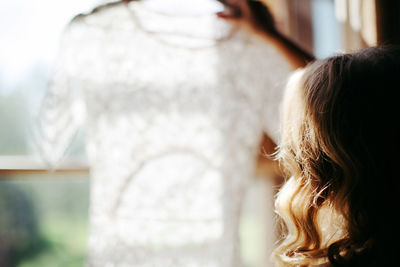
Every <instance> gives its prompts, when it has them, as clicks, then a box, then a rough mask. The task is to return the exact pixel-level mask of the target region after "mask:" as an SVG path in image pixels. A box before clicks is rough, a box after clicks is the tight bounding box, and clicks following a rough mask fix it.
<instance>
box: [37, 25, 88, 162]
mask: <svg viewBox="0 0 400 267" xmlns="http://www.w3.org/2000/svg"><path fill="white" fill-rule="evenodd" d="M73 28H74V27H73V24H70V25H69V26H68V27H67V28H66V29H65V31H64V33H63V36H62V38H61V44H60V51H59V55H58V59H57V62H56V65H55V68H54V73H53V77H52V79H51V82H50V84H49V87H48V90H47V92H46V94H45V97H44V99H43V102H42V106H41V108H40V111H39V114H38V120H37V130H38V146H39V150H40V154H41V156H42V158H43V160H44V161H45V162H46V163H47V164H48V165H49V167H50V168H55V167H56V166H57V165H58V163H59V161H60V160H61V159H62V158H63V155H64V154H65V152H66V150H67V148H68V146H69V144H70V142H71V140H72V139H73V137H74V135H75V133H76V132H77V130H78V128H79V126H80V124H81V123H82V122H83V119H84V117H85V107H84V102H83V98H82V96H81V93H80V90H79V83H78V79H77V73H76V70H75V69H77V64H78V62H77V56H76V55H75V52H76V51H75V50H76V49H75V46H76V44H77V43H79V42H76V40H74V39H76V36H74V35H75V34H74V33H73V30H74V29H73Z"/></svg>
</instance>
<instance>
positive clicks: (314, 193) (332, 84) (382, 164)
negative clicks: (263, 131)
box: [274, 47, 400, 267]
mask: <svg viewBox="0 0 400 267" xmlns="http://www.w3.org/2000/svg"><path fill="white" fill-rule="evenodd" d="M399 86H400V48H399V47H375V48H367V49H363V50H360V51H358V52H355V53H350V54H340V55H337V56H333V57H330V58H327V59H323V60H317V61H316V62H314V63H312V64H310V65H309V66H307V67H306V68H305V69H304V70H301V71H298V72H297V73H296V74H294V75H293V76H292V78H291V80H290V82H289V83H288V86H287V89H286V93H285V97H284V105H283V126H282V129H283V130H282V141H281V143H280V147H279V153H278V158H279V160H280V162H281V163H282V165H283V166H284V167H285V169H286V171H287V174H288V175H289V176H290V178H289V179H288V180H287V182H286V183H285V185H284V186H283V188H282V189H281V190H280V192H279V194H278V197H277V199H276V210H277V213H278V214H279V215H280V217H281V218H282V221H283V234H284V235H283V240H282V242H281V243H280V245H279V247H278V248H277V249H276V250H275V253H274V256H275V259H276V261H277V265H278V266H315V265H318V264H324V265H327V266H352V267H355V266H364V267H365V266H376V267H378V266H398V259H397V253H398V248H399V241H398V240H399V231H398V221H397V219H395V218H393V216H394V215H395V213H396V211H398V205H399V200H398V190H399V172H398V168H397V165H398V156H397V153H398V151H399V149H400V147H399V132H398V130H397V128H398V127H397V125H396V124H397V123H396V122H397V121H398V118H399V109H398V108H397V106H398V104H397V101H398V100H397V98H396V94H397V92H398V89H399Z"/></svg>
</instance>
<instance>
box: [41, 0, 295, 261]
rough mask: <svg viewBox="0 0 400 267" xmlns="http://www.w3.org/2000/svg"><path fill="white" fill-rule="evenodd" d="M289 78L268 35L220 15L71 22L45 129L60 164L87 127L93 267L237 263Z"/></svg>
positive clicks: (111, 13)
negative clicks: (249, 188) (265, 143)
mask: <svg viewBox="0 0 400 267" xmlns="http://www.w3.org/2000/svg"><path fill="white" fill-rule="evenodd" d="M290 71H291V69H290V66H289V65H288V63H287V62H286V60H285V59H284V58H283V57H282V56H281V55H280V54H279V52H278V51H277V50H276V49H275V48H274V47H273V46H272V45H270V44H268V43H266V42H265V40H264V39H262V38H260V37H259V36H257V35H255V34H253V33H251V32H250V31H247V30H245V29H242V28H239V27H237V26H234V24H230V23H229V22H226V21H224V20H221V19H218V18H217V17H216V16H215V15H201V16H195V17H190V16H178V17H171V16H167V15H165V14H159V13H156V12H152V11H150V10H146V8H144V7H142V6H141V4H140V2H131V3H130V4H129V5H125V4H122V3H116V4H109V5H107V6H103V7H100V8H98V9H96V10H95V11H93V12H91V13H90V14H84V15H79V16H77V17H76V18H75V19H74V20H73V21H72V22H71V23H70V25H69V26H68V27H67V29H66V31H65V34H64V37H63V40H62V50H61V55H60V60H59V64H58V67H57V71H56V73H55V75H54V80H53V83H52V85H51V87H50V90H49V92H48V94H47V96H46V98H45V100H44V103H43V108H42V111H41V116H40V129H41V132H42V136H43V139H42V143H41V144H42V151H43V154H44V155H45V157H46V158H47V159H48V160H49V161H51V162H55V161H57V160H58V159H59V158H60V157H61V155H62V154H63V152H64V150H65V148H66V147H67V145H68V142H69V141H70V140H71V137H72V136H73V134H74V133H75V132H76V130H77V128H78V126H79V125H80V124H81V123H82V122H85V126H86V133H87V136H86V150H87V154H88V157H89V163H90V175H91V200H90V236H89V247H88V258H87V264H88V266H96V267H101V266H107V267H111V266H118V267H125V266H126V267H128V266H129V267H131V266H136V267H145V266H146V267H147V266H157V267H158V266H159V267H169V266H170V267H197V266H202V267H205V266H209V267H233V266H240V265H241V263H240V251H239V238H238V225H239V218H240V210H241V204H242V198H243V195H244V192H245V190H246V185H247V183H248V181H249V178H250V177H251V176H252V175H253V170H254V166H255V163H256V158H257V155H258V153H259V152H260V151H259V143H260V140H261V137H262V133H263V131H266V132H267V133H268V134H269V135H270V136H272V137H273V138H275V140H276V138H277V136H278V130H279V129H278V128H279V127H278V124H279V102H280V98H281V92H282V89H283V86H284V84H285V82H286V78H287V76H288V74H289V72H290ZM84 113H85V114H86V117H85V120H83V116H82V114H84Z"/></svg>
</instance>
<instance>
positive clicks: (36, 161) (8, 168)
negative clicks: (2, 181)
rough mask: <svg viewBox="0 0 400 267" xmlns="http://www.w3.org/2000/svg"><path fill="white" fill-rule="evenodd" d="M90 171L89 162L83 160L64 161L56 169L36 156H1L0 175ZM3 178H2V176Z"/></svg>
mask: <svg viewBox="0 0 400 267" xmlns="http://www.w3.org/2000/svg"><path fill="white" fill-rule="evenodd" d="M88 171H89V167H88V162H87V160H85V159H82V158H72V159H64V160H63V161H62V162H61V163H60V164H58V166H57V167H56V168H55V169H52V168H51V167H50V166H49V165H47V164H46V163H45V162H44V161H43V160H41V159H40V158H38V157H35V156H0V174H1V175H3V174H13V173H42V172H83V173H87V172H88ZM0 178H1V176H0Z"/></svg>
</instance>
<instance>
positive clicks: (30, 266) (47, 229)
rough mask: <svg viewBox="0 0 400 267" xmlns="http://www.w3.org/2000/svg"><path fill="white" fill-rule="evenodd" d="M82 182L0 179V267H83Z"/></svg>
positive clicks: (71, 178) (46, 177)
mask: <svg viewBox="0 0 400 267" xmlns="http://www.w3.org/2000/svg"><path fill="white" fill-rule="evenodd" d="M10 178H12V179H10ZM54 178H55V179H54ZM88 183H89V180H88V178H87V177H86V175H76V174H73V175H72V174H68V175H66V174H54V173H48V174H41V175H39V174H36V175H20V176H14V177H1V174H0V210H1V216H0V240H1V242H0V266H2V267H8V266H9V267H11V266H13V267H14V266H19V267H36V266H37V267H42V266H71V267H74V266H80V267H81V266H83V265H84V260H85V252H86V239H87V229H88V228H87V221H88V198H89V197H88V196H89V187H88Z"/></svg>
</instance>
